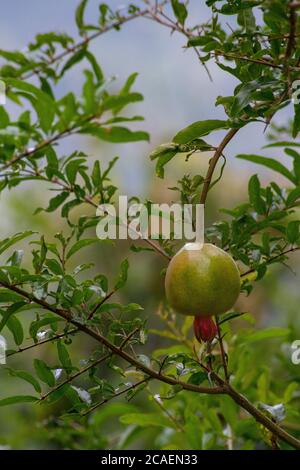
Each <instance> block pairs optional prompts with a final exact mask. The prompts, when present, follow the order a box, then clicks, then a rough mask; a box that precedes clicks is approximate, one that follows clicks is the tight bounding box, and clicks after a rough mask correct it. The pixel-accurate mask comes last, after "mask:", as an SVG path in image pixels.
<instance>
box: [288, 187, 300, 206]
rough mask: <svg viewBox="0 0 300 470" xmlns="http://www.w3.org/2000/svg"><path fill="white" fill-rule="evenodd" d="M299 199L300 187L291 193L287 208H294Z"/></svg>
mask: <svg viewBox="0 0 300 470" xmlns="http://www.w3.org/2000/svg"><path fill="white" fill-rule="evenodd" d="M299 198H300V187H298V188H295V189H293V190H292V191H291V192H290V193H289V195H288V197H287V199H286V205H287V206H292V205H293V204H294V202H296V201H297V199H299Z"/></svg>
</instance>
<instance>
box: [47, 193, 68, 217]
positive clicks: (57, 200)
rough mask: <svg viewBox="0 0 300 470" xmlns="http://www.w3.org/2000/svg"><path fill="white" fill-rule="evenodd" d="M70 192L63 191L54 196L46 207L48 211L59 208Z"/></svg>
mask: <svg viewBox="0 0 300 470" xmlns="http://www.w3.org/2000/svg"><path fill="white" fill-rule="evenodd" d="M69 195H70V193H69V192H68V191H62V192H61V193H59V194H57V196H55V197H53V198H52V199H51V200H50V201H49V206H48V207H47V209H46V212H53V211H55V209H57V208H58V207H59V206H60V205H61V204H62V203H63V202H64V201H65V200H66V199H67V198H68V197H69Z"/></svg>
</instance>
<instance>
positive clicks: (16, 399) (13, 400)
mask: <svg viewBox="0 0 300 470" xmlns="http://www.w3.org/2000/svg"><path fill="white" fill-rule="evenodd" d="M38 400H39V398H38V397H33V396H31V395H15V396H13V397H8V398H3V399H2V400H0V406H7V405H15V404H17V403H30V402H34V401H38Z"/></svg>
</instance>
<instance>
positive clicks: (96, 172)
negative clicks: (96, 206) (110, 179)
mask: <svg viewBox="0 0 300 470" xmlns="http://www.w3.org/2000/svg"><path fill="white" fill-rule="evenodd" d="M92 182H93V185H94V187H95V188H97V189H98V188H99V187H100V186H101V182H102V181H101V168H100V162H99V160H96V161H95V163H94V166H93V171H92Z"/></svg>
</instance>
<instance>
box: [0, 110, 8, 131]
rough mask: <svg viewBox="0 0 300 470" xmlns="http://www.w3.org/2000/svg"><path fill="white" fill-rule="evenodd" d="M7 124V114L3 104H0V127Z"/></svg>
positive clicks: (3, 127)
mask: <svg viewBox="0 0 300 470" xmlns="http://www.w3.org/2000/svg"><path fill="white" fill-rule="evenodd" d="M8 125H9V115H8V113H7V112H6V110H5V109H4V108H3V106H0V129H5V128H6V127H7V126H8Z"/></svg>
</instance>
